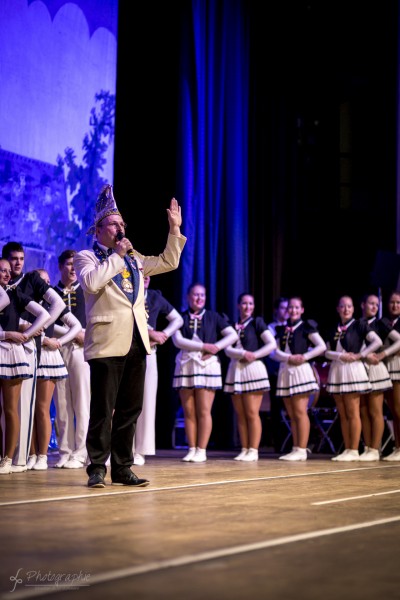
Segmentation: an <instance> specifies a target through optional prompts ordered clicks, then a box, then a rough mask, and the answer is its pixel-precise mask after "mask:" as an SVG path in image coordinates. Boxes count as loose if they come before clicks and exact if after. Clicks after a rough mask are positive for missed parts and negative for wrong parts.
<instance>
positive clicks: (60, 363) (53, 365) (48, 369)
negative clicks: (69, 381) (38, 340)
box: [36, 346, 68, 380]
mask: <svg viewBox="0 0 400 600" xmlns="http://www.w3.org/2000/svg"><path fill="white" fill-rule="evenodd" d="M36 377H37V379H53V380H58V379H65V378H66V377H68V371H67V369H66V366H65V363H64V359H63V357H62V356H61V352H60V351H59V350H49V349H48V348H46V346H42V349H41V352H40V364H39V366H38V368H37V371H36Z"/></svg>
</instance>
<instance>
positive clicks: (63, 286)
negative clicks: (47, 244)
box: [53, 249, 90, 469]
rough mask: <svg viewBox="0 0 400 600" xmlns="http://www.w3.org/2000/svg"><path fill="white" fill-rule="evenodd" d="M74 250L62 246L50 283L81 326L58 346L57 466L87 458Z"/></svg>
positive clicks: (81, 302)
mask: <svg viewBox="0 0 400 600" xmlns="http://www.w3.org/2000/svg"><path fill="white" fill-rule="evenodd" d="M75 254H76V250H72V249H67V250H64V251H63V252H62V253H61V254H60V256H59V257H58V269H59V271H60V280H59V282H58V283H57V285H56V286H55V287H54V289H55V291H56V292H57V294H58V295H59V296H60V297H61V299H62V301H63V302H64V304H65V306H66V307H67V308H68V309H69V310H70V311H71V313H72V314H73V315H74V316H75V317H76V318H77V319H78V321H79V323H80V324H81V329H80V331H79V332H78V333H77V335H76V336H75V337H74V338H73V339H72V340H70V341H69V342H66V341H65V339H64V341H63V344H62V347H61V349H60V352H61V355H62V357H63V360H64V363H65V367H66V369H67V371H68V377H66V378H64V379H59V380H58V381H57V384H56V388H55V391H54V397H53V398H54V405H55V409H56V414H55V423H56V430H57V445H58V451H59V459H58V461H57V463H56V464H55V465H54V466H55V467H56V468H58V469H82V468H83V467H84V466H85V465H86V462H87V451H86V435H87V430H88V425H89V405H90V369H89V365H88V363H87V362H86V361H85V357H84V354H83V345H84V341H85V330H86V314H85V298H84V295H83V290H82V287H81V285H80V283H79V282H78V280H77V278H76V272H75V268H74V256H75ZM62 325H63V324H62V323H60V322H59V321H57V322H56V326H55V332H56V335H57V336H60V335H65V333H66V331H65V328H64V327H62Z"/></svg>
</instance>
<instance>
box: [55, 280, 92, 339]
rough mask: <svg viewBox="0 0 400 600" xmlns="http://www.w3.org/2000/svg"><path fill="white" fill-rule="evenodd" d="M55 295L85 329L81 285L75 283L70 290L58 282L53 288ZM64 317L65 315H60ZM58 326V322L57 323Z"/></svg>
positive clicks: (83, 298)
mask: <svg viewBox="0 0 400 600" xmlns="http://www.w3.org/2000/svg"><path fill="white" fill-rule="evenodd" d="M54 289H55V291H56V292H57V294H58V295H59V296H60V297H61V298H62V300H63V301H64V302H65V304H66V305H67V307H68V308H69V309H70V311H71V312H72V314H73V315H74V316H75V317H76V318H77V319H78V321H79V323H80V324H81V325H82V328H83V329H85V327H86V314H85V297H84V294H83V290H82V287H81V284H80V283H79V282H78V281H75V282H74V283H73V284H72V285H71V287H70V289H68V288H66V287H65V285H64V284H63V283H62V281H59V282H58V283H57V285H56V286H55V287H54ZM61 314H62V315H64V314H65V313H64V312H63V313H61ZM57 324H58V325H59V324H60V323H59V321H57Z"/></svg>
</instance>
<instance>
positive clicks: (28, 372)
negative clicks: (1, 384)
mask: <svg viewBox="0 0 400 600" xmlns="http://www.w3.org/2000/svg"><path fill="white" fill-rule="evenodd" d="M27 351H28V350H27ZM25 352H26V351H25V347H24V346H23V344H13V343H11V342H6V341H4V342H0V379H30V378H31V377H33V371H32V369H31V368H30V366H29V362H28V360H27V358H26V353H25Z"/></svg>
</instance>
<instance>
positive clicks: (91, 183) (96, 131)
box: [57, 90, 115, 247]
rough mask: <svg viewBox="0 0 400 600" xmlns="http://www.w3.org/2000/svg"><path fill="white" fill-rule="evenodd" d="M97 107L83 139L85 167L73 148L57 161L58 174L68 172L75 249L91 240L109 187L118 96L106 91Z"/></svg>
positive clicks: (96, 99) (86, 244)
mask: <svg viewBox="0 0 400 600" xmlns="http://www.w3.org/2000/svg"><path fill="white" fill-rule="evenodd" d="M95 102H96V106H94V107H93V108H92V110H91V112H90V120H89V124H90V131H89V133H87V134H86V135H85V137H84V139H83V145H82V147H83V149H84V155H83V159H82V164H80V165H78V164H77V163H76V154H75V152H74V150H73V148H66V149H65V153H64V157H62V156H60V155H59V156H58V157H57V171H58V172H61V171H64V172H65V181H66V188H67V191H69V193H70V197H71V200H70V205H71V208H72V216H73V220H74V222H75V224H77V225H78V230H75V232H76V233H77V237H76V238H75V240H74V247H86V246H88V245H89V244H90V242H91V238H90V237H88V236H87V235H86V231H87V230H88V229H89V227H90V226H91V225H92V224H93V215H94V205H95V203H96V198H97V195H98V192H99V190H100V188H101V186H102V185H104V184H105V183H108V182H107V181H106V180H105V179H104V178H103V177H102V176H101V172H102V171H103V170H104V165H105V164H106V158H105V153H106V152H107V149H108V146H109V144H110V143H111V142H112V140H113V139H114V131H115V95H113V94H110V92H107V91H104V90H102V91H101V92H99V93H98V94H96V95H95Z"/></svg>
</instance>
